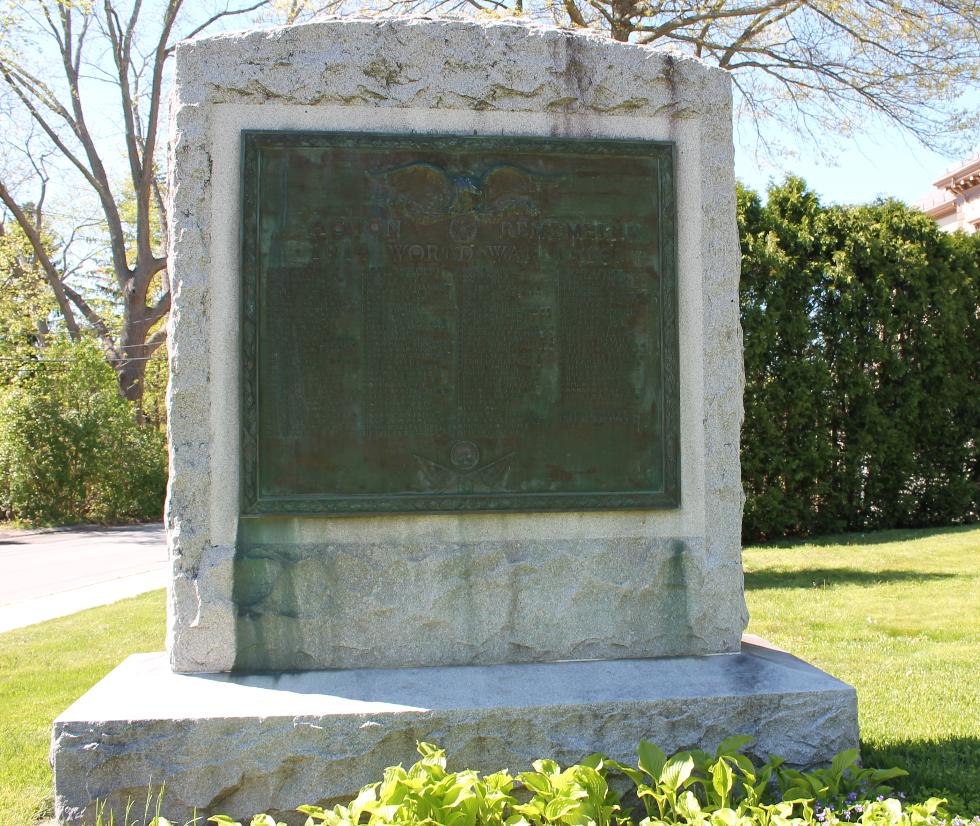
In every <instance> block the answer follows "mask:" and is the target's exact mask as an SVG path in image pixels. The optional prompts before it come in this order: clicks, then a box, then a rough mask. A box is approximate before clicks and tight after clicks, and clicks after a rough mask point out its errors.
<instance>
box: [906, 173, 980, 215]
mask: <svg viewBox="0 0 980 826" xmlns="http://www.w3.org/2000/svg"><path fill="white" fill-rule="evenodd" d="M933 186H934V187H935V188H934V189H933V190H932V192H930V193H929V194H928V195H926V196H925V197H924V198H921V199H920V200H919V201H917V202H916V204H915V205H916V206H917V207H918V208H919V209H921V210H922V211H923V212H924V213H925V214H926V215H930V216H932V217H933V218H935V219H936V223H938V224H939V228H940V229H943V230H945V231H946V232H953V231H954V230H957V229H961V230H963V231H964V232H967V233H973V232H980V155H976V156H975V157H973V158H971V159H970V160H968V161H967V162H966V163H965V164H963V165H962V166H960V167H957V168H956V169H952V170H950V171H949V172H947V173H946V174H945V175H943V177H941V178H940V179H939V180H938V181H936V182H935V183H934V184H933Z"/></svg>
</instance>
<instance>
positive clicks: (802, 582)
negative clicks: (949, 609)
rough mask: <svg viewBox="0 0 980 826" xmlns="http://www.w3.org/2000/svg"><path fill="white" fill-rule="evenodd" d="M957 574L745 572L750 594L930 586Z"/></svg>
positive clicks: (819, 570)
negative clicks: (779, 590)
mask: <svg viewBox="0 0 980 826" xmlns="http://www.w3.org/2000/svg"><path fill="white" fill-rule="evenodd" d="M955 576H957V574H955V573H944V572H940V573H925V572H923V571H865V570H862V569H860V568H806V569H804V570H802V571H772V570H762V571H746V572H745V588H746V590H748V591H753V590H763V589H766V588H833V587H835V586H837V585H865V586H871V585H885V584H888V583H891V582H915V581H919V582H930V581H933V580H937V579H950V578H953V577H955Z"/></svg>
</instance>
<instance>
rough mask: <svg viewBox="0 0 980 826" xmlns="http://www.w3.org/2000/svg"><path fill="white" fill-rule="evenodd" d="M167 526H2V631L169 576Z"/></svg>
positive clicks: (135, 591)
mask: <svg viewBox="0 0 980 826" xmlns="http://www.w3.org/2000/svg"><path fill="white" fill-rule="evenodd" d="M166 563H167V547H166V538H165V535H164V531H163V526H162V525H159V524H156V525H136V526H132V527H121V528H81V529H72V530H53V531H40V532H28V531H0V632H3V631H9V630H10V629H12V628H20V627H22V626H24V625H31V624H33V623H35V622H41V621H43V620H46V619H52V618H53V617H62V616H65V615H67V614H73V613H75V612H76V611H81V610H82V609H84V608H92V607H95V606H96V605H106V604H108V603H110V602H115V601H117V600H120V599H123V598H125V597H129V596H135V595H136V594H141V593H143V592H145V591H152V590H153V589H155V588H162V587H164V586H165V585H166V582H167V574H166V567H167V564H166Z"/></svg>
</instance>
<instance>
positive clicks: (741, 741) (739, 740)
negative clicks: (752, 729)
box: [715, 734, 755, 757]
mask: <svg viewBox="0 0 980 826" xmlns="http://www.w3.org/2000/svg"><path fill="white" fill-rule="evenodd" d="M754 742H755V738H754V737H752V736H751V735H749V734H735V735H733V736H731V737H726V738H725V739H724V740H722V741H721V742H720V743H719V744H718V748H716V749H715V757H721V756H722V755H726V756H727V755H734V754H737V753H738V752H740V751H742V750H743V749H745V748H746V747H748V746H750V745H751V744H752V743H754Z"/></svg>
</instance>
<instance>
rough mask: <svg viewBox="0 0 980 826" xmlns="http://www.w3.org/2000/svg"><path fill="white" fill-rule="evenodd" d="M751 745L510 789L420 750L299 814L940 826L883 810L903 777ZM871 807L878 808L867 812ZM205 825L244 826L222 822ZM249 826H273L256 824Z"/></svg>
mask: <svg viewBox="0 0 980 826" xmlns="http://www.w3.org/2000/svg"><path fill="white" fill-rule="evenodd" d="M751 743H752V738H751V737H731V738H729V739H728V740H725V741H724V742H723V743H722V744H721V745H719V747H718V748H717V750H716V751H715V753H714V754H708V753H706V752H703V751H690V752H680V753H678V754H675V755H673V756H672V757H667V755H666V754H664V753H663V752H662V751H661V750H660V749H658V748H657V747H656V746H654V745H653V744H652V743H647V742H641V743H640V747H639V759H638V761H637V766H636V767H632V766H626V765H623V764H621V763H617V762H616V761H613V760H609V759H607V758H605V757H603V756H602V755H599V754H596V755H593V756H592V757H590V758H587V759H586V760H584V761H583V762H582V763H580V764H578V765H575V766H571V767H569V768H567V769H564V770H562V769H561V767H560V766H559V765H558V764H557V763H555V762H554V761H553V760H537V761H535V763H534V769H533V771H529V772H522V773H521V774H519V775H518V776H517V782H516V784H515V781H514V778H512V777H511V776H510V775H509V774H507V773H506V772H497V773H496V774H492V775H488V776H486V777H481V776H480V775H479V774H477V773H476V772H473V771H462V772H450V771H447V769H446V755H445V753H444V752H443V751H442V750H441V749H439V748H437V747H435V746H432V745H429V744H427V743H420V744H419V746H418V749H419V753H420V754H421V755H422V759H421V760H420V761H419V762H417V763H416V764H415V765H414V766H412V767H411V768H410V769H408V770H406V769H404V768H402V767H401V766H395V767H392V768H389V769H387V770H386V771H385V776H384V780H383V781H382V782H380V783H373V784H371V785H369V786H365V787H364V788H363V789H361V792H360V794H358V796H357V797H356V798H355V799H354V801H353V802H352V803H350V805H348V806H339V805H338V806H334V807H333V808H332V809H324V808H321V807H319V806H301V807H300V808H299V811H300V812H302V813H304V814H306V815H307V819H306V826H416V824H418V826H422V824H424V825H425V826H632V824H634V823H635V824H637V826H673V824H690V826H817V824H834V823H839V819H838V815H842V816H844V818H845V819H846V820H848V821H850V822H852V823H865V824H874V826H879V824H881V826H886V825H887V826H941V824H944V823H945V822H946V818H945V815H944V813H942V812H941V810H940V806H941V804H942V803H943V801H942V800H939V799H935V798H933V799H930V800H928V801H927V802H926V803H924V804H919V805H914V806H909V807H903V805H902V803H901V802H900V801H899V800H896V799H890V798H889V799H886V798H885V794H887V793H888V792H890V791H891V789H889V788H888V787H887V786H885V785H884V781H885V780H887V779H890V778H891V777H897V776H899V775H901V774H904V772H902V771H901V770H900V769H890V770H887V771H879V770H874V769H862V768H860V766H859V765H858V763H857V753H856V751H848V752H844V753H842V754H841V755H839V756H838V757H837V758H836V759H835V760H834V762H833V765H832V766H831V767H830V768H829V769H825V770H818V771H813V772H798V771H790V770H787V769H784V768H783V765H782V761H781V760H779V759H775V758H774V759H772V760H770V761H768V762H766V763H764V764H762V765H761V766H758V765H756V764H755V763H754V762H753V761H752V760H751V759H750V758H749V757H748V756H747V755H745V754H744V753H743V749H745V748H746V747H747V746H749V745H750V744H751ZM610 772H613V773H614V774H617V775H618V774H622V775H624V776H625V777H626V778H628V779H629V780H630V781H632V782H633V784H634V786H635V788H634V790H633V791H634V792H635V796H636V797H638V798H639V800H640V801H641V803H642V804H643V807H644V810H645V811H644V812H642V813H639V815H638V816H634V813H633V812H631V811H629V810H628V809H627V808H625V807H624V806H623V805H622V804H621V802H620V798H619V796H618V795H617V794H616V793H615V792H614V791H613V790H612V789H611V788H610V785H609V783H608V782H607V775H608V773H610ZM800 784H805V786H806V793H805V794H804V793H803V792H802V791H801V790H802V789H803V786H802V785H800ZM851 788H858V789H860V792H861V794H863V795H865V797H862V798H860V800H861V801H864V802H863V803H859V802H856V801H857V800H858V799H859V798H858V797H857V796H856V795H854V796H851V797H845V794H846V793H847V791H848V790H849V789H851ZM872 797H877V800H876V801H875V802H873V803H871V802H867V801H868V799H870V798H872ZM644 814H645V816H642V815H644ZM208 822H209V823H214V824H227V826H244V825H243V824H242V823H240V822H238V821H235V820H232V819H231V818H228V817H226V816H224V815H216V816H213V817H211V818H210V820H209V821H208ZM249 826H279V824H277V822H276V821H275V820H274V819H273V818H271V817H270V816H269V815H256V816H255V817H254V818H253V819H252V820H251V822H250V824H249Z"/></svg>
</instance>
